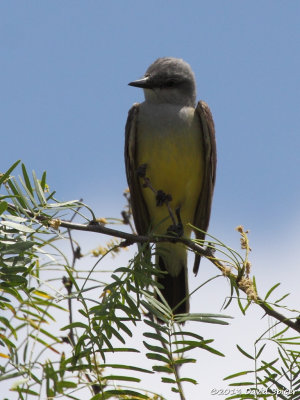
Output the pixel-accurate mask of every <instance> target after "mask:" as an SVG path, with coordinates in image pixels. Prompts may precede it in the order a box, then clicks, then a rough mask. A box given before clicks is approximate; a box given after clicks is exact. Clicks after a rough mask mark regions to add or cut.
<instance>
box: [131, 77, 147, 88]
mask: <svg viewBox="0 0 300 400" xmlns="http://www.w3.org/2000/svg"><path fill="white" fill-rule="evenodd" d="M128 85H129V86H134V87H138V88H142V89H151V88H152V85H151V80H150V76H144V77H143V78H141V79H137V80H136V81H133V82H130V83H128Z"/></svg>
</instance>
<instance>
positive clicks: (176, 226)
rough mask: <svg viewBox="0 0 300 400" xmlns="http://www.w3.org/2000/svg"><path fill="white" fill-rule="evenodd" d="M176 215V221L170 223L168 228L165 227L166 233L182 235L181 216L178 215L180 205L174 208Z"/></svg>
mask: <svg viewBox="0 0 300 400" xmlns="http://www.w3.org/2000/svg"><path fill="white" fill-rule="evenodd" d="M175 213H176V217H177V221H178V222H177V223H176V221H175V223H173V225H170V226H169V228H168V229H167V233H169V234H171V235H174V236H177V237H181V236H182V235H183V224H182V221H181V216H180V207H177V208H176V210H175Z"/></svg>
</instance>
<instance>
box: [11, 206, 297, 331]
mask: <svg viewBox="0 0 300 400" xmlns="http://www.w3.org/2000/svg"><path fill="white" fill-rule="evenodd" d="M8 207H9V208H11V209H13V210H14V211H18V209H17V207H15V206H13V205H11V204H10V205H9V206H8ZM23 211H25V212H26V214H27V215H29V216H32V217H33V218H35V219H36V220H37V221H39V222H40V223H42V224H43V225H47V226H49V225H50V226H52V227H54V226H55V227H56V229H58V228H59V227H61V228H66V229H73V230H78V231H85V232H95V233H101V234H104V235H109V236H114V237H118V238H121V239H125V241H124V242H123V243H121V246H122V247H125V246H129V245H132V244H134V243H158V242H172V243H174V241H176V242H180V243H183V244H185V245H186V246H187V247H188V248H190V249H191V250H194V251H195V252H197V253H198V254H200V255H201V256H204V257H206V258H207V259H208V260H209V261H210V262H212V263H213V264H214V265H215V266H216V267H217V268H218V269H219V270H220V271H221V272H222V273H223V274H224V276H227V277H228V278H232V279H234V280H235V281H236V283H237V285H238V287H239V289H240V290H242V291H243V292H244V293H246V294H247V290H246V288H245V287H244V286H243V285H242V280H240V279H239V277H238V275H235V274H233V273H232V272H230V271H229V270H228V267H227V266H226V265H225V264H224V263H222V262H221V261H219V260H218V259H217V258H215V257H214V255H213V251H212V250H211V249H210V248H209V247H207V248H203V247H201V246H199V245H198V244H197V243H195V242H194V241H193V240H190V239H186V238H182V237H176V238H174V236H167V235H164V236H157V235H150V236H143V235H134V234H132V233H127V232H123V231H119V230H116V229H112V228H107V227H106V226H104V225H102V224H100V223H98V222H95V221H92V222H91V223H90V224H88V225H83V224H76V223H73V222H68V221H63V220H60V219H56V220H55V219H51V218H49V216H45V215H44V216H43V215H38V216H37V215H34V214H33V213H32V212H31V211H29V210H23ZM253 301H254V302H255V303H256V304H257V305H259V306H260V307H261V308H262V309H263V310H264V311H265V313H266V314H268V315H270V316H271V317H273V318H275V319H277V320H278V321H280V322H282V323H284V324H285V325H287V326H289V327H290V328H292V329H294V330H295V331H297V332H298V333H300V324H299V320H297V321H296V322H293V321H291V320H290V319H289V318H287V317H285V316H284V315H283V314H281V313H279V312H277V311H275V310H274V309H273V308H270V307H269V306H268V305H267V304H266V303H265V302H264V300H263V299H261V298H260V297H259V296H256V297H255V299H253Z"/></svg>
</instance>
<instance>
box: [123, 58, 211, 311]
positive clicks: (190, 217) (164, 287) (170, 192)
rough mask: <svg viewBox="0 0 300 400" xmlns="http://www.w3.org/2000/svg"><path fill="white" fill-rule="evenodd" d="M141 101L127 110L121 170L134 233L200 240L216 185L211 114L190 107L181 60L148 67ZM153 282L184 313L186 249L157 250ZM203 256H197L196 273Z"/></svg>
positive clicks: (188, 76) (187, 74) (191, 85)
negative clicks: (128, 195) (156, 273)
mask: <svg viewBox="0 0 300 400" xmlns="http://www.w3.org/2000/svg"><path fill="white" fill-rule="evenodd" d="M129 86H133V87H136V88H141V89H143V91H144V97H145V101H143V102H142V103H135V104H133V106H132V107H131V109H130V110H129V112H128V118H127V122H126V127H125V169H126V176H127V181H128V186H129V191H130V204H131V209H132V215H133V219H134V223H135V227H136V231H137V233H138V234H139V235H147V234H149V233H153V234H158V235H166V234H171V235H173V236H174V237H176V236H178V237H180V236H184V237H187V238H189V237H190V236H191V233H192V228H191V226H190V225H189V224H191V225H193V226H195V227H196V228H198V229H200V230H197V229H194V233H195V237H196V238H197V239H202V240H204V238H205V232H206V231H207V228H208V224H209V219H210V213H211V204H212V197H213V191H214V186H215V179H216V162H217V155H216V140H215V127H214V121H213V117H212V114H211V111H210V109H209V107H208V105H207V104H206V103H205V102H204V101H199V102H198V103H197V104H196V82H195V75H194V73H193V71H192V69H191V67H190V65H189V64H188V63H187V62H186V61H184V60H182V59H179V58H174V57H162V58H158V59H157V60H156V61H154V62H153V63H152V64H151V65H150V66H149V67H148V69H147V71H146V73H145V74H144V76H143V77H142V78H141V79H138V80H135V81H132V82H130V83H129ZM155 254H156V256H155V264H156V266H157V268H158V270H159V271H163V273H162V274H161V275H158V278H157V283H158V284H159V287H160V288H161V289H160V290H161V293H162V295H163V297H164V298H165V300H166V301H167V303H168V305H169V306H170V308H171V309H172V310H174V312H176V314H185V313H189V289H188V268H187V249H186V247H185V246H184V244H182V243H180V242H178V241H177V242H176V240H175V241H174V242H159V243H157V244H156V251H155ZM200 259H201V256H200V255H199V254H196V255H195V260H194V267H193V272H194V274H195V275H197V273H198V269H199V264H200Z"/></svg>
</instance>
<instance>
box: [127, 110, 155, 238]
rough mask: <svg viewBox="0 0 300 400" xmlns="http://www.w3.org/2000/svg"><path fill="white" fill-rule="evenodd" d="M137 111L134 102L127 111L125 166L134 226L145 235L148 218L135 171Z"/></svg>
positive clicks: (148, 225) (136, 166)
mask: <svg viewBox="0 0 300 400" xmlns="http://www.w3.org/2000/svg"><path fill="white" fill-rule="evenodd" d="M138 113H139V104H134V105H133V106H132V107H131V109H130V110H129V112H128V118H127V122H126V127H125V166H126V175H127V181H128V185H129V190H130V201H131V209H132V213H133V218H134V222H135V227H136V230H137V233H138V234H139V235H145V234H146V233H147V232H148V230H149V227H150V218H149V213H148V209H147V207H146V204H145V201H144V198H143V195H142V188H141V183H140V178H139V177H138V173H137V170H138V167H139V165H137V132H138V129H137V128H138V126H137V124H138V121H137V120H138Z"/></svg>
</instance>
